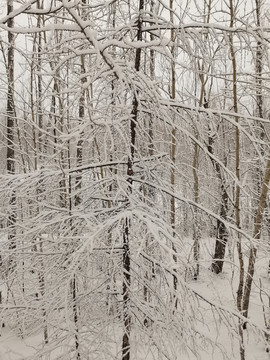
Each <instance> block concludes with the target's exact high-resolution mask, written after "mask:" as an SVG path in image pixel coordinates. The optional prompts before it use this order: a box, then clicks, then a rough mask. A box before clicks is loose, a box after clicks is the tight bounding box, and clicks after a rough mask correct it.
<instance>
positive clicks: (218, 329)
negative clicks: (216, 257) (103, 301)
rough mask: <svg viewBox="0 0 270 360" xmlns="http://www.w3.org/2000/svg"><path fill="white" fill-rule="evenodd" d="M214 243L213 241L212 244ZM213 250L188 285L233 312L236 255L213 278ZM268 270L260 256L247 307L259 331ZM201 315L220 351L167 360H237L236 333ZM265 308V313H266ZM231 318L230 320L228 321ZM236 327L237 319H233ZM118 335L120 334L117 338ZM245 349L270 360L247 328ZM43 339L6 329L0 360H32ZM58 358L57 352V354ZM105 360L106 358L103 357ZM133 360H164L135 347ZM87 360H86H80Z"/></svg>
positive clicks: (256, 358) (251, 358)
mask: <svg viewBox="0 0 270 360" xmlns="http://www.w3.org/2000/svg"><path fill="white" fill-rule="evenodd" d="M211 241H214V240H211ZM212 248H213V243H212V244H210V243H209V242H206V243H205V244H204V246H203V251H202V257H201V271H200V277H199V279H198V280H197V281H195V280H189V284H190V286H191V288H192V289H194V290H195V291H196V292H197V293H199V294H201V295H202V296H203V297H205V298H206V299H209V300H211V301H213V302H214V303H216V304H219V305H221V306H223V307H224V308H225V309H230V310H232V311H236V305H235V304H236V291H237V284H238V276H239V275H238V270H237V267H236V266H233V265H232V263H233V262H232V261H231V259H232V257H233V258H234V262H235V264H237V255H236V254H233V255H232V254H230V256H229V255H227V257H226V260H227V262H226V264H225V266H224V272H223V273H222V274H219V275H215V274H213V273H212V272H211V271H210V270H209V265H210V261H211V254H210V251H209V249H212ZM267 270H268V258H267V257H266V256H264V255H263V254H260V255H259V256H258V261H257V267H256V276H255V282H254V284H253V291H252V295H251V304H250V313H249V315H250V319H251V320H252V322H253V323H255V324H256V325H258V326H259V327H263V326H264V317H263V306H262V300H263V301H264V303H265V309H266V311H267V314H266V315H267V316H268V317H269V298H268V295H270V279H269V278H268V276H267ZM260 284H262V287H263V290H264V292H261V291H260V289H259V285H260ZM201 306H202V308H201V309H200V311H202V313H203V314H204V323H201V324H199V325H198V329H200V331H201V332H202V333H203V332H206V333H207V335H208V336H209V337H211V338H212V340H213V344H214V343H215V342H216V343H217V344H218V343H219V344H220V343H221V345H222V348H220V347H219V346H208V347H207V346H205V348H204V349H203V348H202V349H201V351H200V352H199V354H198V353H197V354H192V351H190V352H189V353H188V354H186V355H183V354H179V355H177V354H176V355H175V356H174V358H173V359H170V360H188V359H191V360H193V359H194V360H195V359H196V360H197V359H201V360H211V359H215V360H223V355H224V354H226V355H227V357H228V358H229V359H232V360H239V359H240V356H239V338H238V334H237V332H232V331H231V329H229V328H228V327H227V326H226V325H225V322H226V320H224V318H222V316H223V313H220V316H217V317H214V316H213V313H212V312H211V307H209V306H208V307H207V305H204V304H203V302H202V303H201ZM267 307H268V309H267ZM231 318H233V317H231ZM235 323H236V324H237V319H235ZM135 331H136V330H135ZM116 333H119V329H116ZM119 335H120V334H119ZM119 335H117V334H116V335H115V341H116V342H117V341H118V340H117V338H119V339H120V336H119ZM135 335H136V334H135ZM244 336H245V345H246V360H270V353H267V352H266V351H265V343H264V342H263V340H262V339H259V338H258V336H257V334H256V333H254V332H253V330H252V329H251V328H250V326H248V330H246V331H245V335H244ZM41 339H42V335H41V334H35V335H32V336H30V337H28V338H26V339H21V338H20V337H19V336H18V335H16V334H15V333H14V332H13V331H12V330H11V329H10V328H9V327H8V326H7V327H5V328H3V329H2V330H1V337H0V360H23V359H28V358H31V359H33V360H34V355H35V352H36V349H37V348H38V347H39V345H40V343H41ZM111 351H112V352H115V353H117V354H118V355H117V356H116V357H115V359H117V360H118V359H120V358H121V351H120V349H119V346H118V349H117V350H116V346H113V348H112V349H111ZM58 354H59V352H58ZM54 358H55V355H51V356H50V357H44V360H53V359H54ZM104 359H106V357H104ZM131 359H132V360H153V359H155V360H165V357H164V356H163V355H162V354H159V353H158V352H157V350H154V349H153V351H152V349H151V348H150V349H148V351H147V352H145V351H144V347H143V345H142V346H141V347H139V346H138V349H137V351H136V358H133V357H131ZM82 360H86V359H82ZM89 360H90V359H89Z"/></svg>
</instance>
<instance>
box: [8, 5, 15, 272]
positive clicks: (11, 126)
mask: <svg viewBox="0 0 270 360" xmlns="http://www.w3.org/2000/svg"><path fill="white" fill-rule="evenodd" d="M12 11H13V0H7V15H9V14H10V13H11V12H12ZM7 26H8V27H9V28H12V27H13V26H14V20H13V18H9V19H8V21H7ZM7 77H8V91H7V172H8V173H9V174H15V149H14V141H15V139H14V130H15V109H14V106H15V104H14V34H13V33H12V32H11V31H9V32H8V53H7ZM9 206H10V209H9V215H8V244H9V249H10V250H11V251H14V250H15V249H16V239H15V237H16V230H15V224H16V209H15V207H16V194H15V192H14V190H12V191H11V195H10V200H9ZM13 256H14V254H11V256H10V259H9V269H10V270H12V269H13V268H14V266H15V260H14V258H13Z"/></svg>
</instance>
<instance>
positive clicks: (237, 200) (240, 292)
mask: <svg viewBox="0 0 270 360" xmlns="http://www.w3.org/2000/svg"><path fill="white" fill-rule="evenodd" d="M229 6H230V27H231V28H232V27H233V25H234V21H235V14H234V11H235V9H234V5H233V0H230V5H229ZM229 46H230V55H231V59H232V71H233V110H234V112H235V113H236V114H237V113H238V99H237V69H236V56H235V50H234V44H233V35H232V34H230V35H229ZM235 123H236V127H235V175H236V179H237V181H238V183H237V184H236V186H235V224H236V226H237V228H238V229H241V216H240V186H239V182H240V133H239V128H238V124H239V118H238V116H236V117H235ZM237 237H238V239H237V252H238V259H239V284H238V290H237V308H238V310H239V311H242V297H243V284H244V260H243V252H242V243H241V235H240V233H239V232H238V233H237ZM238 328H239V335H240V356H241V360H244V359H245V347H244V337H243V324H242V321H239V327H238Z"/></svg>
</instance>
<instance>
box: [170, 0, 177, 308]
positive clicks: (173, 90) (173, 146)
mask: <svg viewBox="0 0 270 360" xmlns="http://www.w3.org/2000/svg"><path fill="white" fill-rule="evenodd" d="M173 5H174V1H173V0H170V22H171V23H172V24H173V22H174V16H173ZM174 41H175V39H174V30H173V29H171V42H172V43H173V42H174ZM171 54H172V60H171V99H173V100H174V99H175V97H176V79H175V75H176V74H175V45H172V46H171ZM172 126H173V128H172V132H171V162H172V166H171V186H172V190H173V191H174V188H175V163H176V127H175V124H174V119H172ZM170 203H171V216H170V217H171V226H172V232H173V237H175V222H176V214H175V198H174V196H171V199H170ZM172 250H173V261H174V262H175V264H176V263H177V256H176V251H177V250H176V247H175V244H174V243H173V244H172ZM177 285H178V280H177V276H176V275H175V274H174V275H173V288H174V296H173V301H174V306H175V308H177V297H176V292H177Z"/></svg>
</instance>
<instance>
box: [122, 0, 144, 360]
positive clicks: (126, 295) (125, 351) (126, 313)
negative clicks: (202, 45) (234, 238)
mask: <svg viewBox="0 0 270 360" xmlns="http://www.w3.org/2000/svg"><path fill="white" fill-rule="evenodd" d="M143 9H144V0H140V2H139V9H138V20H137V41H142V20H141V12H142V11H143ZM140 64H141V48H137V49H136V52H135V70H136V71H137V72H138V71H139V70H140ZM138 96H139V93H138V91H136V90H135V93H134V97H133V102H132V111H131V120H130V149H129V152H130V154H129V158H128V166H127V176H128V178H127V182H128V191H129V194H131V193H132V184H133V179H132V176H133V174H134V170H133V161H134V156H135V144H136V126H137V122H138V105H139V99H138ZM130 271H131V267H130V221H129V219H128V218H126V220H125V225H124V234H123V286H122V289H123V317H124V334H123V338H122V360H130V335H131V313H130V287H131V273H130Z"/></svg>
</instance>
